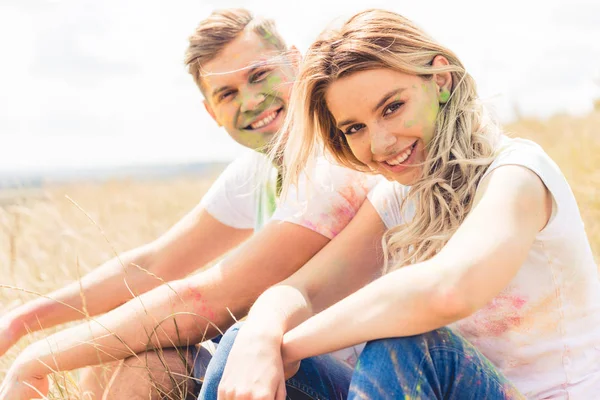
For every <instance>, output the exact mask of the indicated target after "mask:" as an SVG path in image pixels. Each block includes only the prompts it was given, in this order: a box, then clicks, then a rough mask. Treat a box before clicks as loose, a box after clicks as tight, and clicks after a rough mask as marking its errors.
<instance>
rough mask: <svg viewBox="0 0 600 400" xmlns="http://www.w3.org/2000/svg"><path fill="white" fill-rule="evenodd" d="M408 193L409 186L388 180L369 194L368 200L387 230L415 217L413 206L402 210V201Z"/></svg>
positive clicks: (380, 183)
mask: <svg viewBox="0 0 600 400" xmlns="http://www.w3.org/2000/svg"><path fill="white" fill-rule="evenodd" d="M407 193H408V187H407V186H403V185H401V184H400V183H398V182H393V181H388V180H382V181H381V182H379V183H378V184H377V185H376V186H375V187H374V188H373V189H372V190H371V191H370V192H369V194H368V199H369V201H370V202H371V204H372V205H373V208H375V211H377V214H379V217H380V218H381V220H382V221H383V223H384V224H385V227H386V228H388V229H391V228H393V227H395V226H398V225H400V224H403V223H404V222H406V221H408V220H409V219H410V218H412V217H413V216H414V207H412V204H407V206H406V208H405V209H404V210H402V199H404V197H405V196H406V195H407Z"/></svg>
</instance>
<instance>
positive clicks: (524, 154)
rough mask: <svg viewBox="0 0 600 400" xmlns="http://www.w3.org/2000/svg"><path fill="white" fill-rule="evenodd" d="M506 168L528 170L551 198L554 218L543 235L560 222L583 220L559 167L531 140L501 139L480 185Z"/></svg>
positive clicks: (552, 216) (505, 137) (552, 217)
mask: <svg viewBox="0 0 600 400" xmlns="http://www.w3.org/2000/svg"><path fill="white" fill-rule="evenodd" d="M507 165H516V166H521V167H524V168H527V169H528V170H530V171H532V172H533V173H534V174H536V175H537V176H538V177H539V179H540V180H541V181H542V183H543V184H544V185H545V187H546V188H547V189H548V191H549V193H550V195H551V197H552V215H551V218H550V221H549V223H548V225H547V226H546V228H544V230H543V232H545V233H549V232H552V231H554V230H555V229H553V228H554V227H555V226H560V225H561V224H560V222H561V221H562V222H565V221H567V220H569V219H574V218H577V219H579V218H580V216H579V209H578V206H577V202H576V201H575V196H574V194H573V192H572V190H571V187H570V186H569V183H568V182H567V180H566V178H565V176H564V175H563V173H562V171H561V170H560V167H559V166H558V165H557V164H556V163H555V162H554V160H553V159H552V158H551V157H550V156H549V155H548V154H547V153H546V151H544V149H543V148H542V147H541V146H540V145H539V144H537V143H535V142H534V141H532V140H529V139H523V138H512V137H507V136H504V137H502V139H501V141H500V143H499V146H498V149H497V152H496V156H495V158H494V160H493V162H492V163H491V164H490V166H489V167H488V168H487V170H486V172H485V173H484V175H483V176H482V179H481V180H480V183H481V182H482V181H483V179H484V178H485V177H486V176H488V175H489V174H490V173H491V172H492V171H494V170H496V169H498V168H500V167H502V166H507ZM563 228H564V227H563Z"/></svg>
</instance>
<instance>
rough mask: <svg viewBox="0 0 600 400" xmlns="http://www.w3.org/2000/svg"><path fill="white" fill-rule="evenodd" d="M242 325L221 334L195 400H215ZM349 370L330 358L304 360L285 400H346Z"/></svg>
mask: <svg viewBox="0 0 600 400" xmlns="http://www.w3.org/2000/svg"><path fill="white" fill-rule="evenodd" d="M241 326H242V323H238V324H236V325H234V326H232V327H231V328H229V330H228V331H227V332H226V333H225V335H223V338H222V339H221V341H220V343H219V346H218V347H217V352H216V353H215V355H214V356H213V358H212V360H211V361H210V363H209V365H208V368H207V370H206V374H205V376H204V383H203V384H202V389H201V391H200V395H199V396H198V399H204V400H212V399H214V400H216V399H217V394H218V387H219V382H220V381H221V377H222V376H223V371H224V369H225V364H226V362H227V357H228V356H229V352H230V351H231V348H232V346H233V343H234V342H235V338H236V337H237V334H238V332H239V329H240V327H241ZM351 377H352V368H350V367H349V366H348V365H347V364H346V363H344V362H342V361H339V360H337V359H335V358H333V357H332V356H329V355H324V356H318V357H311V358H307V359H306V360H302V362H301V363H300V369H299V370H298V372H297V373H296V375H294V376H293V377H292V378H290V379H288V380H287V381H286V392H287V396H286V398H287V399H292V400H304V399H315V400H327V399H335V400H338V399H339V400H343V399H346V398H347V397H348V388H349V387H350V378H351Z"/></svg>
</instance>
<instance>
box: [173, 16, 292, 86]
mask: <svg viewBox="0 0 600 400" xmlns="http://www.w3.org/2000/svg"><path fill="white" fill-rule="evenodd" d="M245 30H250V31H252V32H255V33H256V34H257V35H259V36H260V37H261V38H262V39H263V40H264V41H265V42H266V43H268V44H269V45H271V46H272V47H273V48H275V49H277V50H281V51H284V50H286V44H285V41H284V40H283V38H282V37H281V35H280V34H279V33H278V32H277V29H276V28H275V22H274V21H273V20H270V19H265V18H258V17H254V16H253V15H252V13H251V12H250V11H248V10H246V9H243V8H232V9H225V10H216V11H214V12H212V13H211V14H210V16H209V17H208V18H206V19H205V20H203V21H201V22H200V24H199V25H198V27H197V28H196V30H195V32H194V34H193V35H191V36H190V37H189V45H188V48H187V50H186V52H185V60H184V62H185V65H187V66H188V72H189V73H190V74H191V75H192V77H193V78H194V82H196V85H197V86H198V88H200V90H201V91H202V90H203V87H202V73H201V71H202V66H203V65H204V64H206V63H207V62H209V61H211V60H213V59H214V58H215V57H217V56H218V55H219V53H220V52H221V50H222V49H223V48H224V47H225V46H227V45H228V44H229V43H231V42H232V41H233V40H235V39H236V38H237V37H238V36H239V35H240V33H242V32H243V31H245Z"/></svg>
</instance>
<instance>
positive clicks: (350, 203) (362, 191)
mask: <svg viewBox="0 0 600 400" xmlns="http://www.w3.org/2000/svg"><path fill="white" fill-rule="evenodd" d="M368 192H369V186H368V181H367V178H366V177H363V176H360V177H357V176H353V177H350V178H349V179H348V181H347V182H345V185H343V187H342V189H339V190H338V191H337V193H336V197H337V199H336V200H337V201H335V202H334V203H333V204H331V207H330V208H329V210H327V211H325V212H322V213H320V215H319V220H318V221H314V220H309V219H304V220H303V221H302V223H301V224H302V225H303V226H306V227H307V228H309V229H312V230H314V231H316V232H320V233H322V234H324V235H325V236H327V237H331V238H333V237H335V236H337V234H338V233H340V232H341V231H342V230H343V229H344V228H345V227H346V225H348V223H349V222H350V220H351V219H352V218H353V217H354V215H356V213H357V212H358V209H359V208H360V206H361V205H362V203H363V202H364V200H365V198H366V197H367V193H368Z"/></svg>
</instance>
